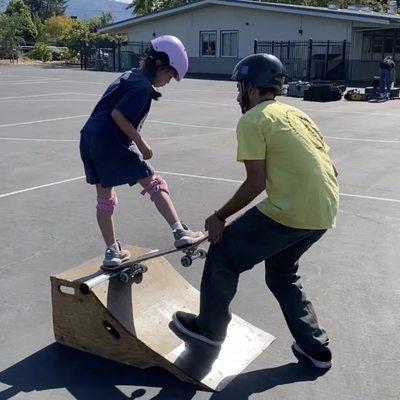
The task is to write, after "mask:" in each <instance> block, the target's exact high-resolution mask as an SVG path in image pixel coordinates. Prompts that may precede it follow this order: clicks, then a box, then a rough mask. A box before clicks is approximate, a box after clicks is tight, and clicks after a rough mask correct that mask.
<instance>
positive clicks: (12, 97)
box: [0, 92, 83, 100]
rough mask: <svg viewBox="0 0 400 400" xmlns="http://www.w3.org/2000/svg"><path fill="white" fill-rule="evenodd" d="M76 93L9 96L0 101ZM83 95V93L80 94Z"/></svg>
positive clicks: (63, 94)
mask: <svg viewBox="0 0 400 400" xmlns="http://www.w3.org/2000/svg"><path fill="white" fill-rule="evenodd" d="M76 94H77V93H76V92H68V93H44V94H30V95H28V96H10V97H0V100H18V99H31V98H36V97H48V96H70V95H76ZM82 94H83V93H82Z"/></svg>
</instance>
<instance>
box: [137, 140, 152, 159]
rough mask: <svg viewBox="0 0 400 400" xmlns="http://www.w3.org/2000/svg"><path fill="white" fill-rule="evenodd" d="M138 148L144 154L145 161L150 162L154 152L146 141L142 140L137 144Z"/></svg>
mask: <svg viewBox="0 0 400 400" xmlns="http://www.w3.org/2000/svg"><path fill="white" fill-rule="evenodd" d="M137 147H138V149H139V150H140V152H141V153H142V154H143V159H145V160H149V159H150V158H151V157H153V150H152V149H151V147H150V145H149V144H148V143H147V142H146V141H145V140H144V139H142V138H141V139H140V140H139V141H138V143H137Z"/></svg>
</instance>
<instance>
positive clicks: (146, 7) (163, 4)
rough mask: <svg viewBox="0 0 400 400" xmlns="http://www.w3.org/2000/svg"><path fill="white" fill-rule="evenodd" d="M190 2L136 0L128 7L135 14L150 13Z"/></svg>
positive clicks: (185, 0) (182, 0) (188, 0)
mask: <svg viewBox="0 0 400 400" xmlns="http://www.w3.org/2000/svg"><path fill="white" fill-rule="evenodd" d="M190 2H191V1H190V0H134V1H132V3H131V4H129V5H128V6H127V7H126V8H127V9H129V8H132V9H133V12H134V13H135V14H148V13H151V12H154V11H160V10H165V9H166V8H170V7H175V6H178V5H181V4H187V3H190Z"/></svg>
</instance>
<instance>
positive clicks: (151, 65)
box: [139, 45, 172, 100]
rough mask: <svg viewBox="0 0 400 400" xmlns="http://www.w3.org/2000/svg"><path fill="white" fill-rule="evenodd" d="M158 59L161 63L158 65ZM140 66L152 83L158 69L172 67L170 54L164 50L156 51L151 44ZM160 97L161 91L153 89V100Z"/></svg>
mask: <svg viewBox="0 0 400 400" xmlns="http://www.w3.org/2000/svg"><path fill="white" fill-rule="evenodd" d="M157 61H160V62H161V64H158V65H157ZM139 67H140V69H141V70H142V71H143V73H144V74H145V75H146V76H147V77H148V78H149V80H150V82H151V83H153V82H154V79H155V78H156V74H157V71H158V70H160V69H170V68H172V67H171V65H170V63H169V57H168V55H167V54H166V53H164V52H159V51H155V50H154V49H153V47H152V46H151V45H150V46H149V47H148V48H147V50H146V52H145V54H144V55H143V56H142V58H141V59H140V62H139ZM160 97H161V93H160V92H158V91H157V90H154V89H153V100H158V99H159V98H160Z"/></svg>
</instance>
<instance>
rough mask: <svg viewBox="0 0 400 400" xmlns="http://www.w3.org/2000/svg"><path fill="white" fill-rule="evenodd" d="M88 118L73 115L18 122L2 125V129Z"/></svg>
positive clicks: (86, 115)
mask: <svg viewBox="0 0 400 400" xmlns="http://www.w3.org/2000/svg"><path fill="white" fill-rule="evenodd" d="M88 116H89V114H82V115H71V116H70V117H60V118H49V119H41V120H38V121H27V122H16V123H13V124H3V125H0V128H6V127H9V126H19V125H31V124H41V123H42V122H53V121H64V120H66V119H75V118H84V117H88Z"/></svg>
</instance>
